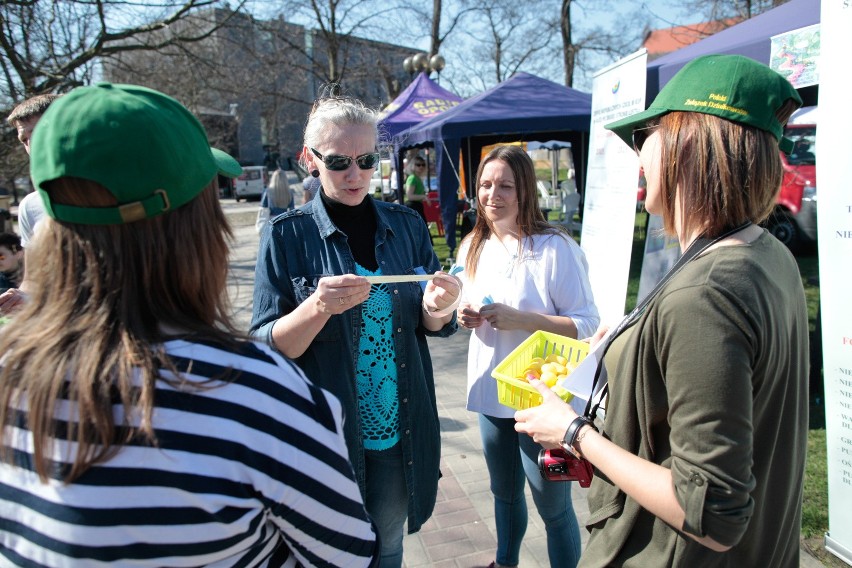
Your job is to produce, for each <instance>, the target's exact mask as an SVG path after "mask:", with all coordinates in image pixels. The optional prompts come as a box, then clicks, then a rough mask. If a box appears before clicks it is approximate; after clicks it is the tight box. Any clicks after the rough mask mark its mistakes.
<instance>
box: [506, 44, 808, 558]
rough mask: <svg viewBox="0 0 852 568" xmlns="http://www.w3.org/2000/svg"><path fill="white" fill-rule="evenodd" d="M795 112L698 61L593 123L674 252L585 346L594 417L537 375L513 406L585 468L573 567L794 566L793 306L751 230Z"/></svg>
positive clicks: (727, 70) (792, 294)
mask: <svg viewBox="0 0 852 568" xmlns="http://www.w3.org/2000/svg"><path fill="white" fill-rule="evenodd" d="M799 105H801V99H800V97H799V95H798V93H797V92H796V90H795V89H794V88H793V87H792V85H790V83H789V82H788V81H787V80H786V79H785V78H784V77H783V76H781V75H779V74H778V73H776V72H775V71H772V70H771V69H770V68H769V67H767V66H765V65H763V64H761V63H758V62H756V61H754V60H752V59H749V58H746V57H741V56H735V55H711V56H705V57H700V58H697V59H694V60H693V61H691V62H690V63H688V64H687V65H686V66H685V67H684V68H683V69H681V70H680V71H679V72H678V73H677V74H676V75H675V76H674V77H673V78H672V80H671V81H669V83H668V84H667V85H666V86H665V87H664V88H663V90H662V91H660V94H659V95H657V97H656V99H655V100H654V102H653V103H651V106H650V107H649V108H648V109H647V110H645V111H643V112H640V113H638V114H634V115H632V116H628V117H626V118H624V119H622V120H619V121H617V122H614V123H611V124H608V125H606V128H607V129H609V130H612V131H613V132H615V133H616V134H617V135H618V136H619V138H621V139H622V140H623V141H624V142H625V143H627V144H631V145H632V146H633V147H634V148H635V149H636V152H637V153H638V154H639V161H640V163H641V165H642V167H643V169H644V171H645V177H646V178H647V182H648V186H647V188H648V195H647V199H646V201H645V207H646V209H647V210H648V211H649V212H650V213H652V214H654V215H660V216H662V218H663V223H664V227H665V230H666V232H667V233H668V234H670V235H676V236H677V238H678V239H679V241H680V245H681V249H682V250H683V251H684V253H683V256H682V260H681V261H679V262H678V263H677V264H676V265H675V267H674V268H673V270H672V271H670V272H669V273H668V274H667V275H666V277H665V278H664V279H663V281H662V283H661V285H660V286H658V288H657V289H656V290H655V291H654V292H652V293H651V294H649V297H648V298H649V299H648V300H643V301H642V302H641V303H640V304H639V306H637V309H636V310H634V312H632V313H631V314H630V315H629V316H628V317H627V318H625V319H624V320H623V321H622V322H621V323H620V324H619V325H618V327H617V328H616V329H615V330H614V331H612V332H611V333H609V335H608V337H607V339H606V340H605V341H606V343H604V344H603V346H600V347H599V349H601V350H603V351H601V353H603V366H602V367H600V368H599V371H600V372H601V376H602V377H609V380H608V383H607V389H608V395H607V401H606V417H605V419H604V420H603V423H602V424H601V423H600V421H597V423H595V421H593V418H594V416H593V412H589V415H586V416H577V414H576V413H575V412H574V411H573V409H572V408H571V407H570V406H569V405H567V404H564V403H563V402H562V401H561V400H560V399H559V398H557V397H555V396H551V395H550V393H549V392H548V389H546V388H543V385H541V384H538V385H537V388H538V389H539V391H541V393H542V395H543V396H544V403H543V405H541V406H539V407H535V408H530V409H527V410H521V411H518V413H517V414H516V415H515V418H516V419H517V430H518V431H519V432H523V433H526V434H529V435H530V436H532V437H533V439H534V440H535V441H537V442H539V443H541V444H542V445H544V446H545V447H548V448H554V447H557V446H559V445H562V446H563V447H564V448H566V450H571V451H573V452H575V453H576V454H577V455H578V456H580V457H582V458H584V459H586V460H588V462H590V463H591V464H592V465H593V466H594V470H595V475H594V480H593V481H592V486H591V488H590V490H589V512H590V516H589V520H588V522H587V526H588V528H589V530H590V531H591V536H590V538H589V542H588V544H587V546H586V549H585V550H584V552H583V558H582V561H581V564H582V565H583V566H621V565H626V564H630V565H635V566H649V567H654V566H661V567H662V566H777V567H785V568H794V567H798V566H799V537H800V531H801V517H802V476H803V475H804V466H805V452H806V448H807V433H808V314H807V307H806V305H805V295H804V290H803V288H802V280H801V277H800V275H799V269H798V266H797V264H796V260H795V259H794V258H793V256H792V255H791V254H790V251H789V250H788V249H787V248H786V247H785V246H784V245H783V244H781V243H780V242H779V241H778V240H777V239H775V238H774V237H773V236H772V235H770V234H769V233H768V232H766V230H765V229H762V228H761V227H760V226H759V223H760V222H761V221H763V220H764V219H765V218H766V217H767V216H768V215H769V214H770V212H771V211H772V210H773V208H774V205H775V198H776V196H777V194H778V191H779V188H780V185H781V179H782V175H783V168H782V164H781V159H780V153H779V148H780V149H781V150H782V151H789V150H790V148H791V146H792V145H791V144H789V140H787V139H786V138H784V137H783V127H784V124H785V123H786V121H787V119H788V118H789V117H790V115H791V114H792V113H793V111H794V110H795V109H796V108H797V107H798V106H799ZM602 331H603V330H602ZM598 335H599V334H598ZM598 428H600V432H598Z"/></svg>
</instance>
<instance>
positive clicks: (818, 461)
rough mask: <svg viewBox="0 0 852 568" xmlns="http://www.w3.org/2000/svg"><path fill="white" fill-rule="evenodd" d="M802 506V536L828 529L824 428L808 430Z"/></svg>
mask: <svg viewBox="0 0 852 568" xmlns="http://www.w3.org/2000/svg"><path fill="white" fill-rule="evenodd" d="M803 501H804V505H803V506H802V538H805V539H808V538H812V537H819V538H822V536H823V535H824V534H825V533H826V532H827V531H828V462H827V460H826V450H825V430H810V431H808V460H807V463H806V464H805V492H804V499H803Z"/></svg>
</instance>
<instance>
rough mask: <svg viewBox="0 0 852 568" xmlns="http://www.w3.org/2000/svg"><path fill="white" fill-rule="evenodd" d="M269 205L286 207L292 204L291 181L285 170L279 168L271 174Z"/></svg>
mask: <svg viewBox="0 0 852 568" xmlns="http://www.w3.org/2000/svg"><path fill="white" fill-rule="evenodd" d="M268 192H269V195H268V198H269V205H270V207H278V208H281V209H284V208H285V207H287V206H288V205H289V204H290V197H291V196H290V182H289V181H287V174H286V173H285V172H284V170H281V169H277V170H275V171H274V172H272V175H271V176H269V190H268Z"/></svg>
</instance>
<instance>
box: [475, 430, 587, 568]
mask: <svg viewBox="0 0 852 568" xmlns="http://www.w3.org/2000/svg"><path fill="white" fill-rule="evenodd" d="M479 431H480V434H481V435H482V447H483V450H484V452H485V463H486V464H487V465H488V474H489V475H490V476H491V493H493V494H494V516H495V521H496V524H497V563H498V564H503V565H504V566H517V565H518V557H519V554H520V550H521V541H522V540H523V538H524V533H525V532H526V530H527V502H526V497H525V496H524V482H525V480H529V483H530V490H531V492H532V496H533V502H534V503H535V506H536V509H538V514H539V515H541V519H542V521H544V527H545V530H546V532H547V555H548V557H549V559H550V566H551V567H552V568H555V567H557V566H560V567H561V566H567V567H571V568H573V567H574V566H576V565H577V562H578V561H579V560H580V548H581V544H580V527H579V525H578V524H577V517H576V516H575V515H574V507H573V505H572V504H571V482H566V481H547V480H545V479H544V478H543V477H542V476H541V473H540V472H539V469H538V453H539V451H540V450H541V446H539V445H538V444H536V443H535V442H534V441H533V439H532V438H531V437H529V436H527V435H526V434H520V433H518V432H515V420H514V419H512V418H494V417H492V416H486V415H484V414H480V415H479Z"/></svg>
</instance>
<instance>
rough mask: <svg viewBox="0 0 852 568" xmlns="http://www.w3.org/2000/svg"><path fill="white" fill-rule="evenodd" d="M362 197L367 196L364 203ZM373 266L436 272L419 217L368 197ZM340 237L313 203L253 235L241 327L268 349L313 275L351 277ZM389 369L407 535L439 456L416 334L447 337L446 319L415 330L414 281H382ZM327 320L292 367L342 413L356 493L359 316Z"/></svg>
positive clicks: (419, 294) (424, 348) (450, 328)
mask: <svg viewBox="0 0 852 568" xmlns="http://www.w3.org/2000/svg"><path fill="white" fill-rule="evenodd" d="M367 199H370V200H371V201H372V198H370V197H367ZM373 205H374V207H375V211H376V222H377V229H376V261H377V262H378V265H379V267H380V268H381V270H382V274H415V270H416V269H418V268H419V269H422V270H424V271H425V272H426V273H427V274H431V273H433V272H435V271H436V270H439V269H440V268H441V266H440V264H439V262H438V259H437V257H436V256H435V253H434V251H433V250H432V246H431V244H430V241H429V233H428V231H427V228H426V226H425V225H424V224H423V222H422V220H421V219H420V218H419V217H418V216H417V214H416V213H414V212H413V211H411V210H410V209H409V208H407V207H403V206H401V205H398V204H394V203H384V202H378V201H373ZM354 273H355V260H354V259H353V257H352V253H351V252H350V249H349V246H348V244H347V237H346V235H345V234H343V233H342V232H341V231H339V230H338V229H337V227H336V226H335V225H334V224H333V223H332V222H331V219H330V218H329V216H328V213H327V211H326V209H325V206H324V204H323V203H322V200H321V199H313V200H311V201H310V202H308V203H307V204H305V205H304V206H303V207H300V208H299V209H296V210H294V211H288V212H287V213H284V214H282V215H279V216H278V217H276V218H274V219H273V220H272V222H271V224H270V225H269V226H268V227H267V229H266V230H264V231H263V233H262V234H261V239H260V250H259V252H258V258H257V266H256V274H255V288H254V308H253V314H252V323H251V331H252V333H253V334H254V335H256V336H258V337H260V338H262V339H265V340H266V341H267V342H269V343H270V344H271V332H272V326H273V325H274V323H275V321H276V320H277V319H278V318H279V317H281V316H282V315H283V314H287V313H289V312H291V311H293V309H295V307H296V306H297V305H298V304H299V303H301V302H303V301H305V299H307V298H308V297H309V296H310V295H311V294H312V293H313V292H314V291H315V290H316V286H317V281H318V280H319V279H320V278H321V277H323V276H332V275H340V274H354ZM388 287H389V290H390V293H391V300H392V302H393V329H394V331H395V332H396V335H395V337H394V346H395V350H396V351H395V355H396V363H397V372H398V378H397V380H398V396H399V419H400V424H399V434H400V439H401V443H402V451H403V457H404V459H405V463H406V483H407V485H408V494H409V507H408V514H409V516H408V529H409V532H416V531H417V530H418V529H419V528H420V526H421V525H422V524H423V523H424V522H425V521H426V520H427V519H428V518H429V516H430V515H431V514H432V509H433V508H434V505H435V497H436V494H437V486H438V477H439V475H440V473H439V470H438V468H439V461H440V456H441V443H440V429H439V424H438V409H437V405H436V402H435V383H434V377H433V374H432V360H431V357H430V355H429V348H428V345H427V342H426V336H427V335H432V336H438V337H447V336H449V335H452V334H453V333H455V332H456V331H457V329H458V326H457V324H456V320H455V317H454V318H453V320H452V321H451V322H450V323H449V324H447V325H446V326H444V327H443V329H441V330H440V331H438V332H430V331H428V330H427V329H426V328H425V327H423V325H422V321H421V318H423V317H424V316H423V315H422V310H421V302H422V299H423V290H422V288H421V287H420V285H419V284H418V283H416V282H414V283H408V282H405V283H397V284H388ZM362 306H363V305H359V306H355V307H354V308H352V309H350V310H347V311H346V312H344V313H342V314H340V315H334V316H332V317H331V318H330V319H329V321H328V323H326V325H325V327H324V328H323V329H322V330H321V331H320V333H319V334H318V335H317V337H316V338H315V339H314V341H313V343H311V346H310V347H309V348H308V350H307V351H306V352H305V353H304V354H303V355H302V356H301V357H299V358H298V359H296V363H298V364H299V366H300V367H301V368H302V369H303V370H304V371H305V374H306V375H307V376H308V377H309V378H310V379H311V380H313V381H314V382H315V383H316V384H318V385H319V386H321V387H323V388H325V389H327V390H329V391H331V392H332V393H334V394H335V395H336V396H337V397H338V398H339V399H340V401H341V403H342V404H343V409H344V413H345V415H346V423H345V426H344V433H345V436H346V443H347V446H348V448H349V455H350V458H351V460H352V465H353V466H354V468H355V474H356V477H357V478H358V483H359V484H360V486H361V490H362V492H363V491H364V487H365V484H364V475H365V472H364V452H363V444H362V436H361V424H360V420H359V414H358V394H357V391H356V385H355V372H356V366H357V359H358V343H359V339H360V330H361V310H362Z"/></svg>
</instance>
